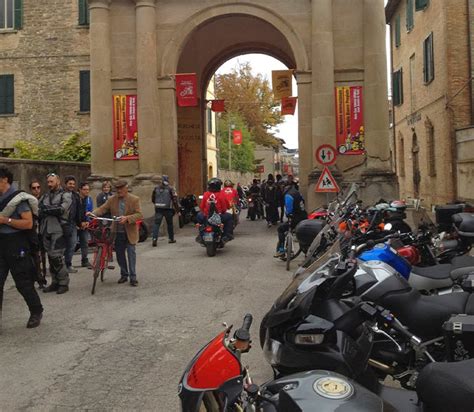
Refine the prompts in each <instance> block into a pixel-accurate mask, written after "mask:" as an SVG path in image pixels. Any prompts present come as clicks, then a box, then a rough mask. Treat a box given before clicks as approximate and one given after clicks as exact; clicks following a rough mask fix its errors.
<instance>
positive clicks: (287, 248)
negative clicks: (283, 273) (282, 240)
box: [285, 231, 293, 270]
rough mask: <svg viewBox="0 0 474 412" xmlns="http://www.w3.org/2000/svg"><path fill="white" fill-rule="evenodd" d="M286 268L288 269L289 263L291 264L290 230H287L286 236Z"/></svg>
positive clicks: (291, 237) (291, 239)
mask: <svg viewBox="0 0 474 412" xmlns="http://www.w3.org/2000/svg"><path fill="white" fill-rule="evenodd" d="M285 250H286V270H290V264H291V257H292V254H293V235H292V234H291V231H289V232H288V235H287V236H286V247H285Z"/></svg>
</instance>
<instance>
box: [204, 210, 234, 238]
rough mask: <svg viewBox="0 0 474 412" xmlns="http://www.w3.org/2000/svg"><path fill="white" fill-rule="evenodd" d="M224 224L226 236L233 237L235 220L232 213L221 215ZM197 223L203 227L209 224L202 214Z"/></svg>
mask: <svg viewBox="0 0 474 412" xmlns="http://www.w3.org/2000/svg"><path fill="white" fill-rule="evenodd" d="M220 217H221V220H222V224H223V225H224V233H223V235H224V236H232V233H233V231H234V219H233V217H232V215H231V214H230V213H221V214H220ZM197 221H198V223H200V224H201V225H204V224H205V223H206V222H207V218H206V216H204V214H203V213H202V212H199V213H198V215H197Z"/></svg>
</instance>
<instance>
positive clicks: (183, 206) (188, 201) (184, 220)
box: [179, 195, 199, 228]
mask: <svg viewBox="0 0 474 412" xmlns="http://www.w3.org/2000/svg"><path fill="white" fill-rule="evenodd" d="M179 204H180V207H179V210H180V212H181V215H180V216H179V227H180V228H183V227H184V226H185V225H187V224H188V223H191V222H192V223H196V222H197V214H198V213H199V206H198V204H197V199H196V196H194V195H187V196H184V197H182V198H181V199H180V201H179Z"/></svg>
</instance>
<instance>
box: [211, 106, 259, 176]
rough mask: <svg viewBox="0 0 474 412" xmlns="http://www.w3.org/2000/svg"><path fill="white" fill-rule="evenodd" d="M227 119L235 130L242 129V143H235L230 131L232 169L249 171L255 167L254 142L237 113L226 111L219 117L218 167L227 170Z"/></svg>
mask: <svg viewBox="0 0 474 412" xmlns="http://www.w3.org/2000/svg"><path fill="white" fill-rule="evenodd" d="M229 121H230V123H231V124H233V125H234V126H235V130H240V131H242V144H240V145H236V144H234V143H233V141H232V131H231V136H230V139H231V143H230V146H231V155H232V160H231V163H232V170H237V171H239V172H241V173H246V172H251V173H253V171H254V169H255V165H254V150H255V144H254V143H253V141H252V138H251V135H250V132H249V130H248V129H247V127H246V126H245V122H244V120H243V119H242V117H240V116H239V115H238V114H237V113H229V112H227V113H226V114H225V115H224V116H223V117H221V118H220V119H219V120H218V122H219V129H218V130H220V133H219V139H218V146H219V154H218V156H219V167H220V169H226V170H229Z"/></svg>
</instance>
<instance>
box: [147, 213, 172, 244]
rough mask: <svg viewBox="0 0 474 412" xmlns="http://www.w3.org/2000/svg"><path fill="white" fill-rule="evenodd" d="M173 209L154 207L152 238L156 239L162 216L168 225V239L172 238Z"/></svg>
mask: <svg viewBox="0 0 474 412" xmlns="http://www.w3.org/2000/svg"><path fill="white" fill-rule="evenodd" d="M173 215H174V211H173V209H156V210H155V224H154V225H153V234H152V237H153V239H158V232H159V230H160V226H161V222H162V221H163V218H165V219H166V224H167V226H168V237H169V239H170V240H174V229H173Z"/></svg>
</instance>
